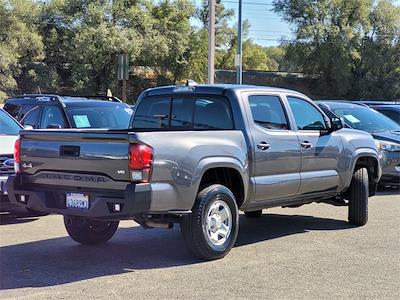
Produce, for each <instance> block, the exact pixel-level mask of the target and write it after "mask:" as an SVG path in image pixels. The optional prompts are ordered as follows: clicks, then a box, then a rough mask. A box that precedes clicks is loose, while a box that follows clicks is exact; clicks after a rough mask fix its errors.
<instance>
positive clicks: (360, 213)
mask: <svg viewBox="0 0 400 300" xmlns="http://www.w3.org/2000/svg"><path fill="white" fill-rule="evenodd" d="M368 189H369V186H368V171H367V169H366V168H359V169H357V170H356V171H355V172H354V174H353V178H352V180H351V185H350V195H349V222H350V223H351V224H354V225H357V226H363V225H365V224H367V221H368Z"/></svg>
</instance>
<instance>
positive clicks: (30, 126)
mask: <svg viewBox="0 0 400 300" xmlns="http://www.w3.org/2000/svg"><path fill="white" fill-rule="evenodd" d="M33 129H34V128H33V126H32V125H24V130H33Z"/></svg>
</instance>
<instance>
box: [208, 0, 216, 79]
mask: <svg viewBox="0 0 400 300" xmlns="http://www.w3.org/2000/svg"><path fill="white" fill-rule="evenodd" d="M214 61H215V0H208V83H209V84H214V76H215V70H214Z"/></svg>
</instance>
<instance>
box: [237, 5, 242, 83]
mask: <svg viewBox="0 0 400 300" xmlns="http://www.w3.org/2000/svg"><path fill="white" fill-rule="evenodd" d="M242 24H243V23H242V0H239V8H238V41H237V54H236V57H235V65H236V83H237V84H242V83H243V63H242V48H243V42H242Z"/></svg>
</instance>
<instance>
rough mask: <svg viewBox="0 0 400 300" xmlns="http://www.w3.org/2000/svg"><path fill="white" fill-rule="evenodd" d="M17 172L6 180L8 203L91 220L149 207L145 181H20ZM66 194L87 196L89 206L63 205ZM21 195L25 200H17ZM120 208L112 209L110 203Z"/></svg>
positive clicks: (123, 216) (127, 215)
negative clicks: (117, 185) (105, 185)
mask: <svg viewBox="0 0 400 300" xmlns="http://www.w3.org/2000/svg"><path fill="white" fill-rule="evenodd" d="M21 179H22V178H21V175H12V176H10V177H9V180H8V183H7V190H8V196H9V199H10V202H12V203H14V204H17V205H19V206H24V207H27V208H30V209H34V210H37V211H41V212H46V213H56V214H61V215H70V216H80V217H86V218H94V219H107V220H123V219H132V217H133V216H135V215H137V214H140V213H146V212H148V211H149V210H150V204H151V187H150V185H149V184H138V185H136V184H128V185H127V186H126V188H125V190H109V189H98V188H97V189H90V188H79V187H62V186H49V185H47V186H42V185H29V184H22V180H21ZM66 193H83V194H86V195H89V209H87V210H85V209H79V208H67V207H66ZM21 195H24V197H23V198H25V201H24V202H23V201H21ZM115 204H119V205H120V211H119V212H116V211H114V205H115Z"/></svg>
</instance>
